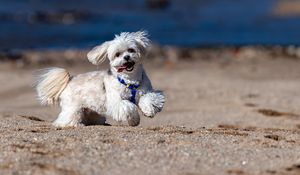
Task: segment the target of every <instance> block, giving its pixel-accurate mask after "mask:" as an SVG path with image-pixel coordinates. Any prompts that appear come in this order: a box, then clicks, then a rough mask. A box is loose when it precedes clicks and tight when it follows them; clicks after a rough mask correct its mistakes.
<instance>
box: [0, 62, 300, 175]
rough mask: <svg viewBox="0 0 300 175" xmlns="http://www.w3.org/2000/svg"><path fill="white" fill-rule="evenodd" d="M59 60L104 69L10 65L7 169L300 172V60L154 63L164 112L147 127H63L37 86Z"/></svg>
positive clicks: (4, 134) (3, 168)
mask: <svg viewBox="0 0 300 175" xmlns="http://www.w3.org/2000/svg"><path fill="white" fill-rule="evenodd" d="M52 65H57V66H60V67H65V68H67V69H68V70H69V71H70V72H71V73H72V74H78V73H83V72H87V71H91V70H95V69H96V67H94V66H92V65H90V64H88V63H84V64H81V63H80V64H70V65H68V63H65V64H63V65H62V64H59V63H53V64H44V65H43V66H28V67H26V66H25V67H23V68H18V67H17V66H15V65H14V63H5V64H2V65H1V66H0V84H1V86H0V118H1V120H0V153H1V154H0V174H21V175H24V174H75V175H77V174H78V175H79V174H80V175H84V174H88V175H89V174H114V175H115V174H139V175H140V174H185V175H193V174H246V175H247V174H300V108H299V106H300V90H299V87H300V69H299V67H300V61H299V59H291V58H284V57H276V58H260V57H257V58H232V59H207V60H205V59H191V60H181V59H179V60H177V61H173V62H171V63H170V62H155V63H152V62H151V63H150V61H149V62H147V63H146V69H147V71H148V72H149V75H150V77H151V79H152V81H153V84H154V86H155V87H156V88H158V89H162V90H164V92H165V94H166V96H167V103H166V105H165V108H164V110H163V112H161V113H160V114H159V115H157V116H156V117H155V118H153V119H149V118H146V117H142V120H141V124H140V125H139V126H138V127H129V126H126V125H118V124H117V123H115V122H114V121H112V120H111V119H108V121H107V123H109V124H110V125H111V126H109V125H106V126H103V125H94V126H80V127H77V128H63V129H61V128H54V127H52V126H51V121H53V120H54V119H55V118H56V116H57V114H58V112H59V108H57V107H41V106H40V105H39V104H38V102H37V101H36V99H35V92H34V90H33V88H32V84H33V77H32V73H33V71H34V70H36V69H38V68H41V67H47V66H52ZM100 69H103V68H102V67H100Z"/></svg>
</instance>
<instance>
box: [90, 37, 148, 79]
mask: <svg viewBox="0 0 300 175" xmlns="http://www.w3.org/2000/svg"><path fill="white" fill-rule="evenodd" d="M149 43H150V40H149V39H148V38H147V32H144V31H139V32H132V33H128V32H123V33H121V34H120V35H116V36H115V38H114V39H113V40H112V41H107V42H104V43H103V44H102V45H99V46H96V47H95V48H93V49H92V50H91V51H90V52H89V53H88V54H87V57H88V59H89V61H90V62H91V63H93V64H95V65H99V64H101V63H102V62H103V61H104V60H105V59H106V58H108V59H109V61H110V66H111V68H112V69H114V70H115V71H116V72H119V73H131V72H133V71H134V70H135V68H136V67H137V65H138V64H141V59H142V57H143V56H144V55H145V53H146V50H147V47H148V46H149Z"/></svg>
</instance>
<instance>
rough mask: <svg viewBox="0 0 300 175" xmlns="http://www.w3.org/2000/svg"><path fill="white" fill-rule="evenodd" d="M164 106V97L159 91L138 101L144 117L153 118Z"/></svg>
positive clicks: (148, 94) (145, 95)
mask: <svg viewBox="0 0 300 175" xmlns="http://www.w3.org/2000/svg"><path fill="white" fill-rule="evenodd" d="M164 104H165V96H164V95H163V93H162V92H160V91H155V92H150V93H147V94H144V95H143V96H142V97H141V98H140V101H139V107H140V109H141V111H142V112H143V114H144V115H145V116H146V117H151V118H153V117H154V116H155V114H157V113H158V112H160V111H161V110H162V109H163V107H164Z"/></svg>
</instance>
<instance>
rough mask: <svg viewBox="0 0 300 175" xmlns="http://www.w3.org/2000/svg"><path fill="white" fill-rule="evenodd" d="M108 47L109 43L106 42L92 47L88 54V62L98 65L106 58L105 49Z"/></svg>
mask: <svg viewBox="0 0 300 175" xmlns="http://www.w3.org/2000/svg"><path fill="white" fill-rule="evenodd" d="M109 45H110V41H106V42H104V43H103V44H101V45H99V46H96V47H94V48H93V49H92V50H91V51H89V52H88V54H87V57H88V60H89V61H90V62H91V63H93V64H94V65H99V64H101V63H102V62H104V61H105V59H106V58H107V49H108V47H109Z"/></svg>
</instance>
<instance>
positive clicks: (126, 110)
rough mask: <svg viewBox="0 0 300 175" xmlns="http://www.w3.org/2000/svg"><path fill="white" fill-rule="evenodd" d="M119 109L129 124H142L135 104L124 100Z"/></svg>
mask: <svg viewBox="0 0 300 175" xmlns="http://www.w3.org/2000/svg"><path fill="white" fill-rule="evenodd" d="M119 109H120V111H119V115H122V118H123V121H127V122H128V125H129V126H137V125H139V124H140V116H139V113H138V108H137V106H136V105H135V104H133V103H131V102H130V101H128V100H123V101H122V102H121V103H120V108H119Z"/></svg>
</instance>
